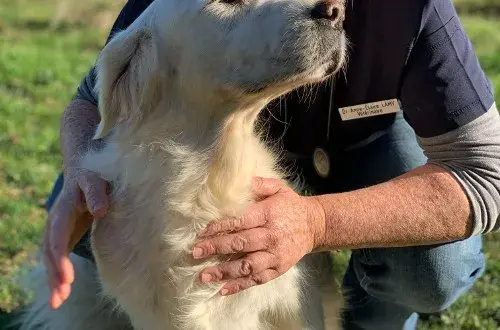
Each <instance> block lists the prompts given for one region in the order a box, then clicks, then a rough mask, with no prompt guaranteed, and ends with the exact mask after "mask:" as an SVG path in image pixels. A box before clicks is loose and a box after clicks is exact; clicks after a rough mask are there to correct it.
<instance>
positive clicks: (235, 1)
mask: <svg viewBox="0 0 500 330" xmlns="http://www.w3.org/2000/svg"><path fill="white" fill-rule="evenodd" d="M219 2H220V3H225V4H228V5H241V4H243V3H244V2H245V0H219Z"/></svg>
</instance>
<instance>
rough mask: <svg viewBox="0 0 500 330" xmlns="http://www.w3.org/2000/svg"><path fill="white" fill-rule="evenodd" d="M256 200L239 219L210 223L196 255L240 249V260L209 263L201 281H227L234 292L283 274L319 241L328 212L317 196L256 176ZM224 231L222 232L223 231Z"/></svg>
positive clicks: (227, 290)
mask: <svg viewBox="0 0 500 330" xmlns="http://www.w3.org/2000/svg"><path fill="white" fill-rule="evenodd" d="M253 188H254V193H255V198H256V203H255V204H252V205H251V206H250V207H249V209H248V210H247V211H246V212H245V213H244V214H243V216H241V217H239V218H229V219H223V220H220V221H215V222H212V223H210V224H209V225H208V226H207V227H206V228H205V229H204V230H203V231H202V232H201V233H200V234H199V235H198V238H201V239H204V240H203V241H200V242H198V243H196V244H195V245H194V246H193V250H192V255H193V258H195V259H201V258H206V257H209V256H214V255H228V254H234V253H241V254H243V256H242V257H241V258H239V259H236V260H231V261H228V262H224V263H221V264H219V265H217V266H214V267H208V268H206V269H204V270H203V271H202V272H201V273H200V277H199V280H200V281H201V282H202V283H217V282H226V283H225V285H224V286H223V287H222V288H221V290H220V294H221V295H231V294H235V293H237V292H239V291H242V290H245V289H247V288H249V287H252V286H254V285H260V284H263V283H266V282H268V281H271V280H273V279H275V278H277V277H278V276H280V275H282V274H284V273H285V272H286V271H288V270H289V269H290V268H291V267H292V266H294V265H295V264H296V263H297V262H298V261H299V260H300V259H301V258H302V257H303V256H304V255H306V254H307V253H310V252H312V251H313V249H314V248H315V247H316V246H317V245H318V244H320V241H321V239H322V238H321V237H323V235H324V228H325V214H324V210H323V208H322V206H321V204H320V203H319V201H318V200H317V199H316V198H314V197H303V196H299V195H298V194H297V193H296V192H294V191H293V190H292V189H290V188H289V187H288V186H286V185H285V184H284V183H282V182H281V181H279V180H275V179H263V178H255V179H254V181H253ZM221 234H223V235H221Z"/></svg>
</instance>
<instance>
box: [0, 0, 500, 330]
mask: <svg viewBox="0 0 500 330" xmlns="http://www.w3.org/2000/svg"><path fill="white" fill-rule="evenodd" d="M456 2H457V4H458V5H459V9H460V12H461V13H463V14H462V15H463V17H462V21H463V23H464V25H465V27H466V29H467V31H468V33H469V35H470V37H471V38H472V40H473V43H474V46H475V49H476V51H477V54H478V56H479V59H480V62H481V64H482V65H483V67H484V68H485V70H486V71H487V73H488V76H489V77H490V79H491V81H492V82H493V83H494V85H495V86H496V95H497V100H498V96H499V95H500V33H498V31H500V22H499V19H498V16H496V18H490V19H488V18H486V16H485V15H486V14H485V13H490V14H495V13H498V12H499V11H497V9H498V8H500V1H498V0H482V1H479V0H478V1H472V0H456ZM61 3H62V1H61ZM66 3H69V5H68V6H66V7H64V3H63V6H61V4H58V3H57V2H56V0H19V1H7V0H0V118H1V119H0V311H4V312H10V311H12V310H14V309H16V308H17V307H19V306H22V305H23V304H24V303H25V300H26V297H25V296H24V294H23V293H22V291H21V290H20V288H18V287H17V286H16V284H15V282H14V280H13V279H14V275H15V274H16V272H17V271H18V269H19V266H20V265H21V264H22V263H24V262H27V261H29V253H30V252H31V251H34V249H36V248H37V246H38V245H39V244H40V242H41V233H42V230H43V227H44V221H45V216H46V215H45V212H44V210H43V203H44V201H45V199H46V198H47V196H48V194H49V192H50V189H51V186H52V184H53V181H54V180H55V178H56V176H57V174H58V172H59V170H60V167H61V158H60V155H59V141H58V125H59V119H60V115H61V113H62V111H63V109H64V107H65V105H66V104H67V103H68V101H69V100H70V98H71V97H72V95H73V93H74V91H75V88H76V86H77V85H78V83H79V82H80V80H81V78H82V77H83V76H84V75H85V74H86V72H87V70H88V68H89V67H90V66H91V65H92V63H93V62H94V60H95V57H96V54H97V52H98V51H99V49H100V47H101V45H102V44H103V41H104V40H105V38H106V36H107V33H108V29H109V27H110V24H111V23H112V22H113V20H114V18H115V17H116V15H117V13H118V10H119V9H120V7H121V5H122V4H123V1H115V2H113V3H111V2H110V1H105V0H92V1H79V2H78V1H76V0H72V1H67V2H66ZM110 3H111V4H110ZM478 8H479V9H478ZM492 8H493V9H492ZM94 9H95V10H98V14H95V13H93V12H92V10H94ZM467 11H469V13H468V14H465V12H467ZM470 12H473V13H481V14H482V15H483V16H473V15H472V14H470ZM490 16H491V15H490ZM495 20H496V21H495ZM485 251H486V253H487V256H488V267H487V271H486V274H485V275H484V276H483V277H482V278H481V280H480V281H479V282H478V283H477V284H476V285H475V286H474V288H473V290H472V291H471V292H470V293H468V294H467V295H465V296H463V297H462V298H461V299H460V300H459V301H458V302H457V303H456V304H455V305H454V306H453V307H452V308H451V309H450V310H448V311H447V312H446V313H444V314H443V315H442V316H440V317H435V318H431V320H430V321H428V322H425V323H422V324H421V326H420V328H421V329H422V330H423V329H499V328H500V283H499V281H500V235H498V234H497V235H488V236H487V237H486V240H485ZM342 257H343V258H344V260H343V261H344V262H345V260H347V255H346V254H344V255H342ZM340 264H341V265H340V267H343V265H344V264H345V263H343V262H341V263H340ZM6 317H7V314H1V313H0V329H1V328H2V326H1V324H2V318H6Z"/></svg>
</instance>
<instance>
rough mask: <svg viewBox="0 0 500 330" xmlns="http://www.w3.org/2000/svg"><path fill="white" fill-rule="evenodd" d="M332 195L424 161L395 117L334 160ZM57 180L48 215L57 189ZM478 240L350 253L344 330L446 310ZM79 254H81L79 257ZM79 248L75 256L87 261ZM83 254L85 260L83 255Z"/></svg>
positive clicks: (474, 263)
mask: <svg viewBox="0 0 500 330" xmlns="http://www.w3.org/2000/svg"><path fill="white" fill-rule="evenodd" d="M334 161H335V162H336V167H337V169H336V170H335V171H334V172H335V173H340V175H339V177H335V178H333V179H332V183H331V184H332V185H335V187H332V189H333V190H335V191H347V190H354V189H358V188H362V187H366V186H370V185H374V184H377V183H381V182H384V181H387V180H389V179H391V178H394V177H396V176H398V175H401V174H403V173H405V172H408V171H410V170H412V169H414V168H416V167H418V166H420V165H423V164H425V162H426V157H425V156H424V154H423V152H422V150H421V149H420V147H419V146H418V144H417V143H416V140H415V135H414V132H413V130H412V129H411V127H410V126H409V125H408V124H407V123H406V121H405V120H404V119H403V117H402V116H401V115H398V116H397V118H396V121H395V123H394V124H393V125H392V126H391V128H390V129H389V130H388V131H387V133H386V134H385V135H383V136H382V137H379V138H378V139H377V140H375V141H374V142H371V143H369V144H368V145H366V146H363V147H359V148H356V149H353V150H351V151H344V152H342V155H341V156H339V157H335V159H334ZM62 185H63V180H62V176H61V177H59V178H58V180H57V182H56V185H55V187H54V190H53V193H52V195H51V197H50V198H49V200H48V201H47V208H48V209H50V207H51V206H52V204H53V202H54V200H55V197H56V196H57V194H58V193H59V191H60V189H61V188H62ZM481 249H482V241H481V237H480V236H477V237H473V238H470V239H467V240H464V241H459V242H454V243H449V244H443V245H439V246H425V247H410V248H390V249H362V250H355V251H353V252H352V257H351V260H350V262H349V267H348V269H347V272H346V274H345V277H344V283H343V285H344V289H345V290H346V293H347V297H346V298H347V311H346V312H345V315H344V327H345V330H358V329H359V330H361V329H364V330H393V329H394V330H396V329H404V330H410V329H411V330H413V329H416V324H417V321H418V314H419V313H426V314H427V313H435V312H439V311H442V310H444V309H446V308H448V307H449V306H450V305H451V304H452V303H453V302H455V301H456V300H457V298H458V297H460V295H462V294H463V293H465V292H466V291H467V290H469V289H470V288H471V286H472V285H473V283H474V282H475V281H476V279H477V278H478V277H480V276H481V275H482V273H483V271H484V267H485V260H484V256H483V254H482V252H481ZM82 251H83V252H82ZM85 251H86V250H85V248H82V247H80V251H79V254H80V255H84V256H87V257H91V256H90V253H88V252H85ZM87 253H88V254H87Z"/></svg>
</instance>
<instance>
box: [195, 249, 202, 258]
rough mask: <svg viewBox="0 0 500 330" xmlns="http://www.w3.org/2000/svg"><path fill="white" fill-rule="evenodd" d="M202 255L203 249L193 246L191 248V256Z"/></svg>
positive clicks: (198, 256) (197, 256) (199, 256)
mask: <svg viewBox="0 0 500 330" xmlns="http://www.w3.org/2000/svg"><path fill="white" fill-rule="evenodd" d="M202 256H203V249H202V248H199V247H195V248H194V249H193V257H195V258H201V257H202Z"/></svg>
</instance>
